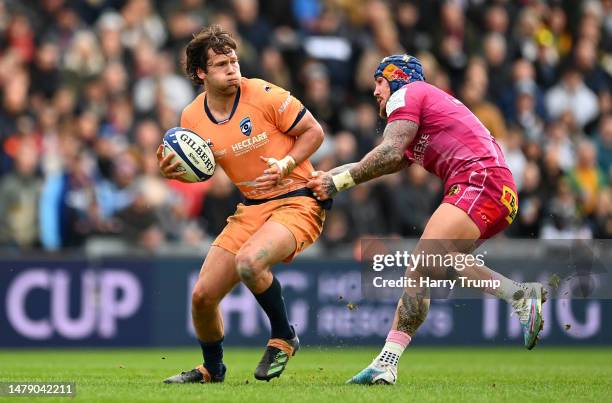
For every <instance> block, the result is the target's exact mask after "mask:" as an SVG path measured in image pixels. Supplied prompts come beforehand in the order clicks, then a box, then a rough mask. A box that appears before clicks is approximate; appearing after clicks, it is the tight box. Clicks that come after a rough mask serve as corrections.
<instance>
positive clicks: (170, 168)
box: [157, 144, 186, 182]
mask: <svg viewBox="0 0 612 403" xmlns="http://www.w3.org/2000/svg"><path fill="white" fill-rule="evenodd" d="M173 157H174V152H171V153H168V155H166V156H165V157H164V146H163V145H162V144H160V145H159V147H157V162H158V164H159V171H160V172H161V174H162V175H163V176H164V178H166V179H176V180H177V181H180V182H186V181H185V180H184V179H183V178H181V176H182V175H183V172H180V171H177V168H178V166H179V165H180V164H181V161H176V162H175V163H172V158H173Z"/></svg>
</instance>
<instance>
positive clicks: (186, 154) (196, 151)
mask: <svg viewBox="0 0 612 403" xmlns="http://www.w3.org/2000/svg"><path fill="white" fill-rule="evenodd" d="M170 152H174V153H175V155H174V158H172V163H174V162H176V161H177V160H178V161H180V162H181V164H180V165H179V167H178V168H177V171H179V172H183V175H182V176H181V178H182V179H184V180H186V181H187V182H203V181H205V180H207V179H209V178H210V177H211V176H212V175H213V173H215V167H216V163H215V158H214V156H213V152H212V150H211V148H210V146H209V145H208V143H207V142H206V140H204V139H202V138H201V137H200V136H198V135H197V134H196V133H194V132H192V131H191V130H188V129H185V128H183V127H173V128H172V129H170V130H168V131H167V132H166V134H164V156H166V155H168V154H169V153H170Z"/></svg>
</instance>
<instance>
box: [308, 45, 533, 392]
mask: <svg viewBox="0 0 612 403" xmlns="http://www.w3.org/2000/svg"><path fill="white" fill-rule="evenodd" d="M374 78H375V81H376V87H375V89H374V96H375V97H376V100H377V101H378V105H379V113H380V116H381V117H383V118H386V119H387V126H386V127H385V130H384V134H383V140H382V142H381V143H380V144H379V145H378V146H377V147H375V148H374V149H373V150H372V151H370V152H369V153H368V154H367V155H366V156H365V157H363V159H362V160H361V161H359V162H356V163H352V164H346V165H343V166H341V167H338V168H334V169H332V170H331V171H329V172H321V171H316V172H313V173H312V179H311V181H310V182H309V183H308V187H309V188H311V189H312V190H313V192H314V194H315V196H316V197H317V198H318V199H319V200H326V199H328V198H331V197H334V195H335V194H336V193H337V192H339V191H344V190H347V189H349V188H351V187H353V186H355V185H358V184H360V183H363V182H366V181H369V180H371V179H374V178H377V177H379V176H382V175H386V174H390V173H394V172H397V171H399V170H401V169H402V168H404V167H405V166H407V165H409V164H412V163H417V164H419V165H422V166H423V167H424V168H425V169H426V170H427V171H429V172H431V173H433V174H435V175H436V176H438V177H439V178H441V179H442V180H443V181H444V193H445V197H444V199H443V200H442V203H441V204H440V206H439V207H438V208H437V210H436V211H435V212H434V213H433V215H432V216H431V218H430V219H429V221H428V223H427V225H426V226H425V230H424V231H423V235H422V236H421V239H420V241H419V243H418V244H417V247H416V250H415V253H422V252H424V253H437V252H439V249H438V248H439V245H440V244H444V247H443V248H444V252H445V253H455V254H456V253H470V252H472V251H473V250H474V249H475V248H476V247H477V246H478V245H480V244H481V243H482V242H483V241H484V240H485V239H487V238H490V237H492V236H494V235H495V234H497V233H499V232H500V231H503V230H504V229H505V228H506V227H507V226H508V225H510V224H511V223H512V221H513V220H514V218H515V217H516V213H517V210H518V199H517V196H516V186H515V184H514V179H513V178H512V173H511V172H510V170H509V169H508V167H507V166H506V162H505V160H504V155H503V153H502V151H501V149H500V148H499V146H498V144H497V143H496V141H495V139H494V138H493V137H492V136H491V134H490V133H489V131H488V130H487V129H486V128H485V127H484V126H483V124H482V123H481V122H480V121H479V120H478V118H476V116H475V115H474V114H473V113H472V112H470V110H469V109H468V108H467V107H466V106H465V105H463V104H462V103H461V102H460V101H458V100H457V99H455V98H454V97H452V96H451V95H449V94H447V93H446V92H444V91H442V90H440V89H438V88H436V87H434V86H433V85H430V84H428V83H426V82H425V77H424V73H423V69H422V66H421V63H420V61H419V60H418V59H417V58H415V57H412V56H409V55H393V56H389V57H386V58H384V59H383V60H382V62H381V63H380V65H379V66H378V68H377V70H376V72H375V74H374ZM442 240H450V242H448V241H442ZM453 240H457V242H453ZM459 241H460V242H459ZM429 274H430V273H427V271H426V270H425V269H424V268H423V267H419V268H417V269H416V270H407V271H406V276H407V277H408V278H416V279H417V282H416V283H417V284H418V283H419V282H418V278H419V277H421V276H424V275H429ZM445 275H446V276H457V271H456V270H450V271H449V272H445ZM461 276H463V277H467V278H468V279H470V280H487V279H489V280H491V279H494V280H498V281H497V282H496V283H498V284H499V286H498V287H496V288H482V290H483V291H484V292H487V293H489V294H492V295H494V296H496V297H498V298H501V299H504V300H506V301H507V302H508V303H509V304H511V305H512V307H513V309H514V311H515V312H516V314H517V316H518V318H519V321H520V323H521V327H522V330H523V336H524V343H525V346H526V347H527V348H528V349H532V348H533V347H534V346H535V344H536V342H537V340H538V335H539V333H540V331H541V330H542V327H543V320H542V303H543V302H544V301H545V290H544V288H543V286H542V284H540V283H518V282H515V281H512V280H510V279H508V278H506V277H504V276H502V275H501V274H499V273H496V272H494V271H493V270H491V269H489V268H487V267H485V266H482V265H480V266H476V265H473V266H471V267H468V268H465V269H464V270H463V271H462V272H461ZM476 283H477V282H476ZM429 303H430V299H429V290H428V289H425V288H419V287H409V288H406V289H404V292H403V294H402V297H401V298H400V300H399V302H398V305H397V310H396V313H395V318H394V321H393V325H392V329H391V331H390V332H389V335H388V336H387V340H386V343H385V345H384V347H383V349H382V351H381V353H380V354H379V355H378V356H377V357H376V358H375V359H374V360H373V361H372V363H371V364H370V365H369V366H368V367H366V368H365V369H364V370H362V371H361V372H359V373H358V374H357V375H355V376H354V377H353V378H351V379H350V380H349V381H348V382H349V383H358V384H373V383H385V384H394V383H395V382H396V379H397V364H398V361H399V358H400V356H401V355H402V353H403V352H404V349H405V348H406V347H407V346H408V344H409V343H410V341H411V338H412V337H413V336H414V334H415V333H416V331H417V329H418V328H419V326H420V325H421V324H422V323H423V321H424V320H425V318H426V316H427V312H428V310H429Z"/></svg>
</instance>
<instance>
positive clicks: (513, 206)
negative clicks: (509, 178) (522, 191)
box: [500, 185, 518, 224]
mask: <svg viewBox="0 0 612 403" xmlns="http://www.w3.org/2000/svg"><path fill="white" fill-rule="evenodd" d="M500 200H501V202H502V204H503V205H504V206H506V208H507V209H508V215H507V216H506V221H508V224H512V222H513V221H514V219H515V218H516V214H517V212H518V203H517V197H516V193H514V190H512V189H510V188H509V187H508V186H506V185H504V186H503V187H502V196H501V199H500Z"/></svg>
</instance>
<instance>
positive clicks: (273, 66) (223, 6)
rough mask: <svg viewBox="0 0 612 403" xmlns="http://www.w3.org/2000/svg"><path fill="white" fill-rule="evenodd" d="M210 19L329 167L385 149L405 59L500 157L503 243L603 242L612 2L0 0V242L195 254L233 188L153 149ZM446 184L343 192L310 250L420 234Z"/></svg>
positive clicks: (397, 182) (610, 158)
mask: <svg viewBox="0 0 612 403" xmlns="http://www.w3.org/2000/svg"><path fill="white" fill-rule="evenodd" d="M213 23H217V24H220V25H222V26H223V27H224V28H226V29H228V30H229V31H230V32H232V33H233V35H234V37H235V38H236V39H237V41H238V46H239V49H238V54H239V57H240V64H241V69H242V74H243V75H244V76H246V77H260V78H263V79H266V80H268V81H270V82H272V83H274V84H277V85H279V86H281V87H284V88H286V89H289V90H291V91H292V93H293V94H294V95H295V96H296V97H298V98H299V99H300V100H301V101H302V102H303V103H304V104H305V105H306V107H307V108H308V109H309V110H310V111H311V112H312V113H313V115H314V116H315V117H316V118H317V119H318V120H319V122H320V123H321V124H322V126H323V127H324V130H325V133H326V140H325V142H324V144H323V145H322V147H321V148H320V149H319V151H318V152H317V153H316V154H315V155H314V156H313V158H312V160H313V163H314V164H315V167H316V168H317V169H322V170H327V169H330V168H332V167H334V166H337V165H339V164H344V163H347V162H353V161H356V160H358V159H359V158H360V157H362V156H363V155H364V154H365V153H367V152H368V151H369V150H370V149H371V148H372V147H373V146H374V145H376V144H377V142H378V141H380V137H381V131H382V128H383V127H384V122H383V121H382V120H380V119H379V118H378V116H377V107H376V104H375V102H374V98H373V97H372V90H373V83H374V81H373V72H374V70H375V68H376V66H377V65H378V63H379V61H380V60H381V59H382V57H384V56H386V55H389V54H394V53H402V52H408V53H410V54H413V55H416V56H417V57H419V58H420V59H421V61H422V62H423V65H424V69H425V73H426V77H427V81H428V82H430V83H431V84H433V85H436V86H438V87H440V88H442V89H443V90H445V91H447V92H448V93H451V94H453V95H454V96H455V97H457V98H458V99H460V100H461V101H462V102H464V103H465V104H466V105H467V106H468V107H469V108H470V109H471V110H472V111H473V112H474V113H475V114H476V115H477V116H478V117H479V118H480V120H481V121H482V122H483V124H484V125H485V126H486V127H487V128H488V129H489V130H490V131H491V133H492V135H493V136H494V137H495V138H496V139H497V140H498V142H499V143H500V145H501V146H502V148H503V149H504V152H505V155H506V160H507V162H508V165H509V166H510V168H511V170H512V172H513V174H514V177H515V179H516V181H517V185H518V190H519V206H520V207H519V213H518V216H517V219H516V221H515V223H514V224H513V225H512V226H511V227H510V228H509V229H508V230H507V231H506V232H505V233H504V235H502V236H507V237H522V238H525V237H526V238H551V239H559V238H609V237H611V236H612V192H611V187H610V184H611V183H612V182H611V181H612V97H611V88H612V85H611V84H612V78H611V77H612V0H601V1H599V0H597V1H594V0H585V1H579V0H572V1H570V0H567V1H555V0H549V1H543V0H517V1H510V0H497V1H494V0H491V1H486V0H455V1H453V0H447V1H442V0H439V1H427V0H395V1H394V0H388V1H384V0H260V1H258V0H228V1H211V0H206V1H205V0H176V1H162V0H157V1H154V0H80V1H76V0H75V1H70V0H0V250H1V251H3V252H2V253H5V252H7V251H8V252H11V251H12V252H14V253H24V251H25V252H27V251H28V250H47V251H66V250H74V249H77V250H82V248H88V247H89V248H92V247H93V246H92V245H102V246H101V247H102V248H110V249H112V248H115V250H119V251H121V250H129V251H138V250H140V251H145V252H150V251H157V252H160V251H164V250H172V248H173V247H175V246H176V245H180V246H181V247H186V248H190V249H191V250H192V251H194V252H197V251H198V250H199V249H198V248H201V247H202V246H203V245H206V244H207V243H209V242H210V239H211V238H213V237H214V236H215V235H216V234H218V233H219V232H220V231H221V229H222V228H223V226H224V224H225V219H226V217H227V216H228V215H230V214H231V213H232V212H233V210H234V206H235V204H236V203H238V202H239V201H240V195H239V194H238V192H237V190H236V189H235V187H234V186H233V185H232V184H231V182H230V181H229V179H228V178H227V177H226V176H225V175H223V173H222V172H220V173H219V174H216V175H215V177H214V178H213V179H212V180H210V181H208V182H205V183H200V184H182V183H179V182H176V181H166V180H164V179H163V178H161V177H160V175H159V172H158V167H157V160H156V156H155V150H156V148H157V146H158V144H159V143H160V139H161V138H162V135H163V133H164V131H165V130H166V129H168V128H170V127H173V126H176V125H177V124H178V121H179V114H180V112H181V110H182V108H183V107H184V106H185V105H186V104H188V103H189V102H190V101H191V100H192V99H193V98H194V97H195V96H196V95H197V93H198V92H199V91H201V90H202V89H201V88H194V87H193V86H192V85H191V84H190V82H189V81H188V80H187V79H186V78H185V77H184V75H183V73H182V62H183V60H184V55H183V49H184V46H185V45H186V43H187V42H188V41H189V39H190V38H191V37H192V34H193V33H195V32H197V31H199V30H200V29H201V27H202V26H204V25H208V24H213ZM442 196H443V195H442V184H441V183H440V181H439V180H438V179H437V178H435V177H433V176H432V175H430V174H428V173H427V172H425V171H424V170H423V169H421V168H419V167H417V166H412V167H410V168H408V169H406V170H405V171H404V172H401V173H399V174H396V175H392V176H388V177H384V178H381V179H379V180H376V181H373V182H371V183H368V184H366V185H363V186H358V187H357V188H355V189H353V190H352V191H350V192H346V193H342V194H340V195H339V197H338V198H337V199H336V201H335V206H334V208H333V209H332V210H331V211H330V212H329V213H328V216H327V222H326V227H325V230H324V234H323V236H322V238H321V240H320V241H319V243H318V245H317V248H318V249H317V251H318V252H320V253H329V254H333V253H334V252H335V251H337V250H339V249H340V248H343V247H344V248H347V247H349V248H350V246H351V245H353V244H355V242H356V241H357V240H358V239H360V238H361V237H364V236H376V235H387V236H388V235H397V236H405V237H417V236H419V235H420V233H421V232H422V231H423V228H424V225H425V223H426V222H427V219H428V217H429V216H430V215H431V213H432V212H433V210H434V209H435V208H436V207H437V205H438V204H439V202H440V200H441V198H442Z"/></svg>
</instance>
